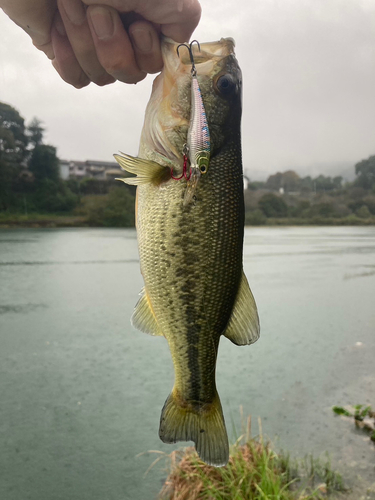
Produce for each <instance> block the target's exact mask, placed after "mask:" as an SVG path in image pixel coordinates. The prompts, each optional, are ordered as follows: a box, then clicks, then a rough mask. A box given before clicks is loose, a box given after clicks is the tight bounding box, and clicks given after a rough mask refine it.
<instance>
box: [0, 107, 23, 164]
mask: <svg viewBox="0 0 375 500" xmlns="http://www.w3.org/2000/svg"><path fill="white" fill-rule="evenodd" d="M27 145H28V138H27V136H26V134H25V120H24V119H23V118H22V116H21V115H20V114H19V113H18V111H17V110H16V109H14V108H12V106H9V104H5V103H3V102H0V160H2V161H4V162H6V163H11V164H21V163H22V161H23V160H24V158H25V157H26V155H27V150H26V147H27Z"/></svg>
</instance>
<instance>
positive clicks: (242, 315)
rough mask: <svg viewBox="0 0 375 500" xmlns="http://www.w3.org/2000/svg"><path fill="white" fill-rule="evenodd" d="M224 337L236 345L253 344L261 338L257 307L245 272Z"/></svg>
mask: <svg viewBox="0 0 375 500" xmlns="http://www.w3.org/2000/svg"><path fill="white" fill-rule="evenodd" d="M224 335H225V336H226V337H227V338H228V339H229V340H231V341H232V342H233V343H234V344H236V345H247V344H253V343H254V342H256V341H257V340H258V338H259V318H258V311H257V306H256V304H255V300H254V297H253V294H252V293H251V290H250V287H249V283H248V282H247V279H246V276H245V274H244V272H243V271H242V278H241V283H240V287H239V290H238V293H237V297H236V301H235V303H234V307H233V311H232V316H231V317H230V320H229V323H228V326H227V328H226V330H225V332H224Z"/></svg>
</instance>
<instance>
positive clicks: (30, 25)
mask: <svg viewBox="0 0 375 500" xmlns="http://www.w3.org/2000/svg"><path fill="white" fill-rule="evenodd" d="M0 8H2V9H3V10H4V12H5V13H6V14H7V15H8V16H9V17H10V18H11V19H12V21H14V22H15V23H16V24H18V26H20V27H21V28H22V29H23V30H24V31H26V33H28V35H30V37H31V39H32V41H33V44H34V45H35V47H37V48H38V49H40V50H42V51H43V52H45V54H46V55H47V56H48V57H49V58H50V59H53V58H54V53H53V49H52V43H51V26H52V22H53V18H54V16H55V12H56V10H57V6H56V0H0Z"/></svg>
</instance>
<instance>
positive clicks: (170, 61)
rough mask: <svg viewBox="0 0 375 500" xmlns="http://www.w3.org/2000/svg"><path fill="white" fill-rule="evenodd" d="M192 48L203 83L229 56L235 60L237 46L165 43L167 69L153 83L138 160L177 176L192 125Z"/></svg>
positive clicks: (223, 41) (224, 40) (223, 42)
mask: <svg viewBox="0 0 375 500" xmlns="http://www.w3.org/2000/svg"><path fill="white" fill-rule="evenodd" d="M184 45H185V46H184ZM189 47H191V51H192V57H193V59H194V64H195V67H196V71H197V76H198V80H200V81H201V80H204V79H207V78H212V77H213V76H214V75H216V74H218V73H220V71H221V70H222V65H223V61H224V60H226V59H227V57H228V56H234V47H235V43H234V40H233V39H232V38H221V39H220V40H218V41H215V42H204V43H202V44H199V45H198V43H192V44H191V45H190V46H189V45H187V44H179V43H177V42H175V41H174V40H172V39H170V38H166V37H164V38H163V39H162V44H161V50H162V58H163V62H164V67H163V70H162V71H161V73H160V74H159V75H158V76H157V77H156V78H155V80H154V83H153V87H152V93H151V97H150V100H149V103H148V105H147V108H146V116H145V122H144V126H143V130H142V136H141V143H140V149H139V156H140V157H141V158H145V159H151V160H154V161H156V162H158V163H161V164H164V165H165V166H171V167H173V168H175V169H176V172H179V171H180V170H181V171H182V166H183V149H184V144H185V143H186V140H187V132H188V128H189V121H190V99H191V95H190V92H191V70H192V62H191V59H190V52H189ZM177 49H178V50H177Z"/></svg>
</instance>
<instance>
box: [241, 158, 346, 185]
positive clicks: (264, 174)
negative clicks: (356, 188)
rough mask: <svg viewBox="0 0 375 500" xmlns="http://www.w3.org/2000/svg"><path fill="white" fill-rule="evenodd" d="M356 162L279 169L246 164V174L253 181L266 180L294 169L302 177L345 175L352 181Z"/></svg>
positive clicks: (344, 177) (344, 176)
mask: <svg viewBox="0 0 375 500" xmlns="http://www.w3.org/2000/svg"><path fill="white" fill-rule="evenodd" d="M355 163H356V162H352V161H350V162H349V161H348V162H335V163H319V164H316V165H310V166H308V167H293V166H285V167H280V168H279V169H274V168H273V169H272V170H271V169H267V170H266V168H265V169H264V170H262V169H259V168H254V169H253V168H251V167H250V168H249V167H248V166H246V165H244V171H245V175H246V176H247V177H248V178H249V179H250V180H251V181H266V180H267V179H268V177H269V176H270V175H273V174H275V173H276V172H277V171H278V172H285V171H287V170H294V172H296V173H297V174H298V175H299V176H300V177H307V176H310V177H313V178H314V177H318V176H319V175H324V176H326V177H336V176H339V175H340V176H341V177H343V179H344V181H348V182H352V181H353V180H354V179H355V170H354V165H355Z"/></svg>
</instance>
